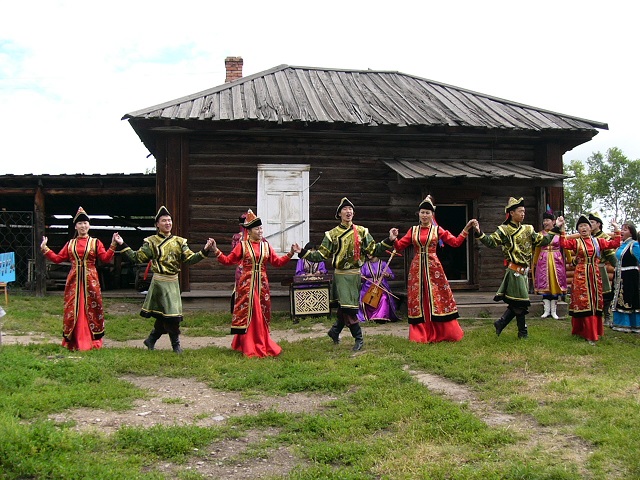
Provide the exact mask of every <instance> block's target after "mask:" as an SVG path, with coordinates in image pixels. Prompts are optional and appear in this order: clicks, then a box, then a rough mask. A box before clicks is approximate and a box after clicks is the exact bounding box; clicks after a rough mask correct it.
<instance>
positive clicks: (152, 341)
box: [142, 328, 162, 350]
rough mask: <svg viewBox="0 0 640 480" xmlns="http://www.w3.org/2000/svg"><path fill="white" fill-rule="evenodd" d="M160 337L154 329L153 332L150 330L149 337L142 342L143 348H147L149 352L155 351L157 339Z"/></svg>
mask: <svg viewBox="0 0 640 480" xmlns="http://www.w3.org/2000/svg"><path fill="white" fill-rule="evenodd" d="M161 336H162V334H161V333H158V332H157V331H156V329H155V328H154V329H153V330H151V333H150V334H149V336H148V337H147V338H146V339H145V340H144V341H143V342H142V343H143V344H144V346H145V347H147V348H148V349H149V350H155V348H156V342H157V341H158V339H159V338H160V337H161Z"/></svg>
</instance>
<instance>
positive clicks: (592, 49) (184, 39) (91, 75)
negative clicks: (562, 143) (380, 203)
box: [0, 0, 640, 174]
mask: <svg viewBox="0 0 640 480" xmlns="http://www.w3.org/2000/svg"><path fill="white" fill-rule="evenodd" d="M633 5H634V2H621V1H609V2H602V1H599V2H595V1H591V0H582V1H574V0H554V1H547V0H543V1H537V2H518V1H513V0H510V1H491V0H489V1H485V2H478V1H468V0H459V1H451V2H445V1H442V0H438V1H427V0H422V1H405V2H403V1H396V2H379V1H372V0H369V1H352V0H341V1H334V0H325V1H322V2H306V1H300V0H298V1H278V0H271V1H269V2H267V1H264V0H263V1H260V2H258V1H253V0H244V1H242V2H222V1H214V0H208V1H201V0H195V1H189V0H184V1H182V2H177V1H165V0H152V1H150V0H128V1H121V0H115V1H111V2H99V3H98V2H93V1H87V0H83V1H76V0H69V1H55V0H41V1H31V0H22V1H19V2H17V1H16V2H10V3H9V2H5V4H4V5H3V8H2V16H1V17H0V105H1V107H2V110H1V112H0V132H1V133H0V135H1V136H0V144H1V145H2V149H1V151H0V159H1V160H0V162H1V164H2V168H1V169H0V174H7V173H9V174H26V173H33V174H42V173H47V174H61V173H65V174H73V173H87V174H89V173H139V172H144V171H145V170H146V169H150V168H152V167H153V166H154V164H155V160H154V159H153V157H148V155H149V152H148V151H147V150H146V149H145V148H144V146H143V145H142V143H141V142H140V140H139V139H138V136H137V135H136V134H135V133H134V131H133V129H132V128H131V127H130V126H129V124H128V122H126V121H123V120H120V119H121V118H122V116H123V115H124V114H126V113H129V112H133V111H135V110H139V109H142V108H146V107H150V106H152V105H156V104H159V103H163V102H165V101H168V100H172V99H174V98H178V97H182V96H185V95H189V94H192V93H195V92H199V91H201V90H205V89H208V88H211V87H214V86H217V85H220V84H222V83H224V78H225V70H224V59H225V57H227V56H241V57H243V59H244V69H243V73H244V75H251V74H254V73H257V72H260V71H263V70H267V69H269V68H272V67H275V66H277V65H281V64H288V65H297V66H313V67H326V68H347V69H367V68H371V69H374V70H395V71H400V72H403V73H406V74H411V75H416V76H419V77H423V78H427V79H430V80H435V81H440V82H444V83H448V84H451V85H455V86H458V87H463V88H467V89H470V90H474V91H477V92H481V93H486V94H490V95H494V96H497V97H501V98H505V99H508V100H513V101H517V102H520V103H525V104H528V105H532V106H535V107H539V108H544V109H548V110H552V111H556V112H560V113H564V114H569V115H574V116H578V117H582V118H586V119H590V120H597V121H600V122H606V123H608V124H609V130H608V131H605V130H601V131H600V133H599V134H598V135H597V136H596V137H595V138H594V140H592V141H591V142H589V143H587V144H585V145H583V146H580V147H577V148H575V149H574V150H572V151H570V152H567V153H566V154H565V157H564V158H565V160H572V159H580V160H586V158H587V157H589V156H590V155H591V153H592V152H595V151H601V152H603V153H604V152H605V151H606V150H607V149H608V148H610V147H619V148H620V149H622V151H623V153H624V154H625V155H626V156H627V157H629V158H630V159H638V158H640V140H639V138H640V137H639V135H638V132H639V130H640V128H639V127H640V125H639V123H640V120H638V118H639V116H638V114H637V113H638V112H639V111H640V96H639V95H638V87H637V79H636V78H635V75H636V74H635V70H636V68H637V67H636V63H637V59H638V39H637V34H636V31H637V16H636V14H635V7H633Z"/></svg>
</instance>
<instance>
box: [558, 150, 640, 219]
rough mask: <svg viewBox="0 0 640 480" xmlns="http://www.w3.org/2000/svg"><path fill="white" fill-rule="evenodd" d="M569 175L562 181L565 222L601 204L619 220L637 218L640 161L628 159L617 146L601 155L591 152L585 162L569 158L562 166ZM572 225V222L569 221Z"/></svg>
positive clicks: (639, 207)
mask: <svg viewBox="0 0 640 480" xmlns="http://www.w3.org/2000/svg"><path fill="white" fill-rule="evenodd" d="M565 171H566V172H567V174H569V175H572V178H570V179H568V180H566V181H565V211H566V216H567V217H568V218H567V220H568V222H569V221H571V222H573V221H574V220H575V218H576V217H577V215H579V214H580V213H583V212H588V211H591V210H592V209H593V205H601V206H602V208H603V209H604V210H605V212H607V213H608V214H609V215H612V216H613V217H614V218H616V219H617V220H618V221H624V220H630V221H633V222H634V223H636V224H637V223H638V221H639V220H640V184H639V183H638V178H639V176H640V160H629V159H628V158H627V157H626V156H625V155H624V154H623V153H622V151H621V150H620V149H619V148H616V147H612V148H610V149H609V150H607V152H606V154H605V155H603V154H602V153H600V152H595V153H593V154H592V155H591V156H590V157H589V158H588V159H587V162H586V165H585V164H584V163H582V162H580V161H579V160H572V161H571V162H569V164H567V165H565ZM568 224H569V225H571V224H572V223H568Z"/></svg>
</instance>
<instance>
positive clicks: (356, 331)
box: [349, 323, 364, 352]
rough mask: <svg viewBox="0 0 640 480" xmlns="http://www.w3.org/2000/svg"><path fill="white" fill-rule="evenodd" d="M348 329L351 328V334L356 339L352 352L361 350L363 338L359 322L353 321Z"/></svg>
mask: <svg viewBox="0 0 640 480" xmlns="http://www.w3.org/2000/svg"><path fill="white" fill-rule="evenodd" d="M349 330H351V335H352V336H353V338H354V339H355V341H356V342H355V343H354V345H353V349H352V350H353V351H354V352H358V351H360V350H362V347H364V339H363V338H362V328H360V324H359V323H355V324H353V325H349Z"/></svg>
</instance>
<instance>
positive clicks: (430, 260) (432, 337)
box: [389, 195, 474, 343]
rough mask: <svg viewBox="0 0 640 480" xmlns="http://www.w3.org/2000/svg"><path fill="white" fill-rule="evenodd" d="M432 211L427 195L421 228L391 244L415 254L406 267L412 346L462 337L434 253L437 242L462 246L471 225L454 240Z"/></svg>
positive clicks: (393, 233) (420, 209) (450, 294)
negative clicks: (408, 248) (409, 248)
mask: <svg viewBox="0 0 640 480" xmlns="http://www.w3.org/2000/svg"><path fill="white" fill-rule="evenodd" d="M435 210H436V206H435V204H434V202H433V199H432V198H431V195H428V196H427V197H426V198H425V199H424V200H423V201H422V202H421V203H420V205H419V206H418V218H419V220H420V224H419V225H417V226H414V227H411V228H410V229H409V230H408V231H407V233H406V234H405V235H404V237H402V238H401V239H399V240H396V241H395V243H394V246H395V249H396V250H397V251H399V252H401V251H403V250H404V249H405V248H407V247H408V246H409V245H413V248H414V251H415V255H414V257H413V260H412V261H411V266H410V267H409V275H408V292H407V312H408V317H409V340H410V341H412V342H421V343H431V342H442V341H451V342H457V341H459V340H462V337H463V336H464V332H463V330H462V328H461V327H460V324H459V323H458V320H457V318H458V317H459V316H460V315H459V313H458V306H457V305H456V301H455V299H454V298H453V292H452V291H451V286H450V285H449V281H448V280H447V277H446V275H445V273H444V269H443V268H442V264H441V263H440V259H439V258H438V255H437V254H436V249H437V247H438V244H439V242H440V241H442V242H444V243H446V244H447V245H449V246H451V247H459V246H460V245H462V243H463V242H464V241H465V240H466V238H467V236H468V235H469V229H471V227H472V225H474V221H473V220H470V221H469V222H468V223H467V225H466V226H465V227H464V229H463V230H462V232H460V235H458V236H457V237H455V236H453V235H452V234H451V232H449V231H448V230H445V229H444V228H442V227H441V226H439V225H438V224H437V222H436V221H435V216H434V214H435ZM397 235H398V229H397V228H392V229H391V231H390V235H389V238H391V239H395V238H396V237H397Z"/></svg>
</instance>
